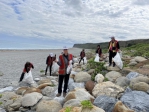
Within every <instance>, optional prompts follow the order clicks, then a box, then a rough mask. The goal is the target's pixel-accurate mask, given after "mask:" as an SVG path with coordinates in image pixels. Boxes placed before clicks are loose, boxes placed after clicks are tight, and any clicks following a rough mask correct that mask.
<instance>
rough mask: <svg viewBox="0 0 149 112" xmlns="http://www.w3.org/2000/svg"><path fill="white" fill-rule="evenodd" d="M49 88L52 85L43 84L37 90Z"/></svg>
mask: <svg viewBox="0 0 149 112" xmlns="http://www.w3.org/2000/svg"><path fill="white" fill-rule="evenodd" d="M47 86H51V83H43V84H40V85H39V86H38V87H37V89H44V88H45V87H47Z"/></svg>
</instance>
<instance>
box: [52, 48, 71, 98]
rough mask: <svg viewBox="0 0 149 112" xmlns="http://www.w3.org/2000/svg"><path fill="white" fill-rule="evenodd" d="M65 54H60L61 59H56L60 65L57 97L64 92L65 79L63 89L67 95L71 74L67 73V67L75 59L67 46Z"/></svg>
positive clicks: (64, 94)
mask: <svg viewBox="0 0 149 112" xmlns="http://www.w3.org/2000/svg"><path fill="white" fill-rule="evenodd" d="M63 51H64V54H62V55H60V56H59V60H58V61H56V60H55V61H56V62H57V64H58V65H59V66H60V67H59V80H58V82H59V84H58V94H57V95H56V96H57V97H59V96H61V93H62V85H63V81H64V89H63V96H64V97H65V96H66V92H67V87H68V81H69V75H70V73H67V67H68V65H69V62H70V60H73V55H72V54H69V53H68V48H67V47H66V46H65V47H64V49H63Z"/></svg>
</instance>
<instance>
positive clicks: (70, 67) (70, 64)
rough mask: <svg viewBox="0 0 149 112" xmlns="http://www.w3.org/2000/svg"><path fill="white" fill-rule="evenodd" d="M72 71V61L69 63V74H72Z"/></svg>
mask: <svg viewBox="0 0 149 112" xmlns="http://www.w3.org/2000/svg"><path fill="white" fill-rule="evenodd" d="M71 70H72V60H70V61H69V65H68V67H67V74H70V72H71Z"/></svg>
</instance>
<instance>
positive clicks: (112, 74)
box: [105, 71, 122, 82]
mask: <svg viewBox="0 0 149 112" xmlns="http://www.w3.org/2000/svg"><path fill="white" fill-rule="evenodd" d="M121 76H122V75H121V73H119V72H116V71H111V72H108V73H107V74H106V75H105V77H106V78H108V80H109V81H111V82H115V81H116V79H117V78H119V77H121Z"/></svg>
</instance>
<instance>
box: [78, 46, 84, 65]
mask: <svg viewBox="0 0 149 112" xmlns="http://www.w3.org/2000/svg"><path fill="white" fill-rule="evenodd" d="M80 57H81V59H80V61H79V64H80V62H81V60H83V64H84V57H85V50H84V49H82V51H81V53H80Z"/></svg>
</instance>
